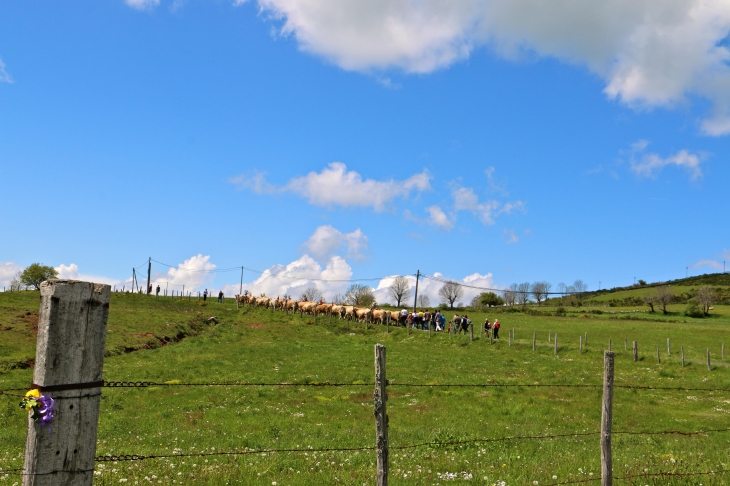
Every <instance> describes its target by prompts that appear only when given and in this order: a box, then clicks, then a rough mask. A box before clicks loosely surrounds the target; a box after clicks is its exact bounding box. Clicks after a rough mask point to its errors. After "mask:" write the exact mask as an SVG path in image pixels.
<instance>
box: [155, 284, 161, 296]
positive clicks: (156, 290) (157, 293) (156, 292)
mask: <svg viewBox="0 0 730 486" xmlns="http://www.w3.org/2000/svg"><path fill="white" fill-rule="evenodd" d="M155 295H157V296H159V295H160V286H159V285H158V286H157V288H156V289H155Z"/></svg>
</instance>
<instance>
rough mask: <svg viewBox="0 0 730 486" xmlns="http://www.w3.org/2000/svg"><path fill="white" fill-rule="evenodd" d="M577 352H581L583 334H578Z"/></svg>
mask: <svg viewBox="0 0 730 486" xmlns="http://www.w3.org/2000/svg"><path fill="white" fill-rule="evenodd" d="M578 354H583V336H578Z"/></svg>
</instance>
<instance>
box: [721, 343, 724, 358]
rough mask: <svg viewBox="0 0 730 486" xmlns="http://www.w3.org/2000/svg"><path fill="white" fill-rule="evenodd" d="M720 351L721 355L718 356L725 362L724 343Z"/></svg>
mask: <svg viewBox="0 0 730 486" xmlns="http://www.w3.org/2000/svg"><path fill="white" fill-rule="evenodd" d="M721 349H722V351H721V353H722V354H721V355H720V359H722V360H725V343H722V348H721Z"/></svg>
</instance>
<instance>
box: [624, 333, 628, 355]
mask: <svg viewBox="0 0 730 486" xmlns="http://www.w3.org/2000/svg"><path fill="white" fill-rule="evenodd" d="M628 350H629V338H627V337H626V336H624V351H628Z"/></svg>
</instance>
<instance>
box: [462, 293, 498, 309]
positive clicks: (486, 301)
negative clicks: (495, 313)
mask: <svg viewBox="0 0 730 486" xmlns="http://www.w3.org/2000/svg"><path fill="white" fill-rule="evenodd" d="M498 305H504V299H503V298H502V297H500V296H499V295H497V294H495V293H494V292H482V293H481V294H479V295H477V296H476V297H474V298H473V299H472V300H471V306H470V307H495V306H498Z"/></svg>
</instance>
